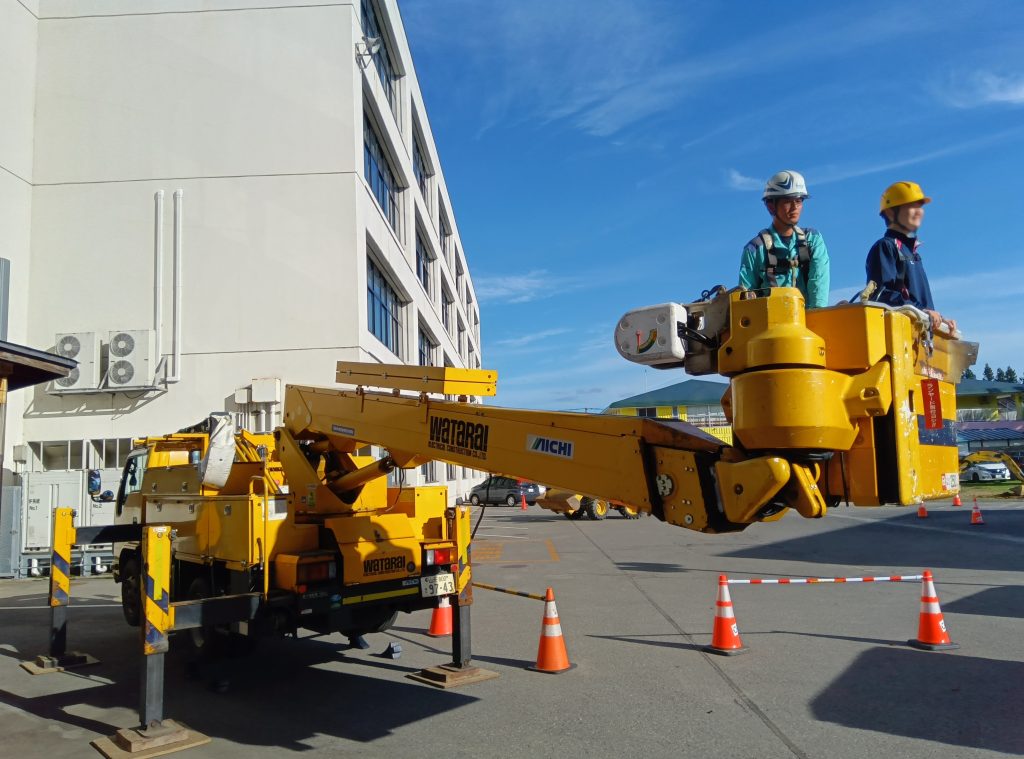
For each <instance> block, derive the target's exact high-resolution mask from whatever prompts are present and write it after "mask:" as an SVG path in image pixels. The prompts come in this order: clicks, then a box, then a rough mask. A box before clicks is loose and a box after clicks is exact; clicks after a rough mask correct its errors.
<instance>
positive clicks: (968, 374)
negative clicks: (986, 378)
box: [960, 367, 978, 379]
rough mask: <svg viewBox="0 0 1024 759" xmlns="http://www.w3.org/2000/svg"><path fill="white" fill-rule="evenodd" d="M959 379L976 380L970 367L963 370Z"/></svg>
mask: <svg viewBox="0 0 1024 759" xmlns="http://www.w3.org/2000/svg"><path fill="white" fill-rule="evenodd" d="M960 379H978V377H977V375H975V373H974V370H973V369H971V367H967V368H966V369H964V373H963V374H961V375H960Z"/></svg>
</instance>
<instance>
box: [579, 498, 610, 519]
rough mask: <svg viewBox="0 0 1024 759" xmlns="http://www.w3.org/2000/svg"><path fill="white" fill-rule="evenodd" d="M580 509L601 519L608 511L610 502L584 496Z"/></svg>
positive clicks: (591, 516)
mask: <svg viewBox="0 0 1024 759" xmlns="http://www.w3.org/2000/svg"><path fill="white" fill-rule="evenodd" d="M580 511H582V512H585V513H586V515H587V516H588V517H590V518H591V519H594V520H601V519H604V517H605V515H606V514H607V513H608V504H607V503H605V502H604V501H602V500H599V499H597V498H584V499H583V501H582V503H580Z"/></svg>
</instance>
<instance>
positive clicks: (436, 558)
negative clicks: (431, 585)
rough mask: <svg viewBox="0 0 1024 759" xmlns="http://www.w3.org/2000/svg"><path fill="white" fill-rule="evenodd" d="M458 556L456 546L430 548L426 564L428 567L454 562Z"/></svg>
mask: <svg viewBox="0 0 1024 759" xmlns="http://www.w3.org/2000/svg"><path fill="white" fill-rule="evenodd" d="M456 561H458V556H457V555H456V553H455V549H454V548H428V549H427V556H426V564H427V566H428V567H435V566H437V565H438V564H454V563H455V562H456Z"/></svg>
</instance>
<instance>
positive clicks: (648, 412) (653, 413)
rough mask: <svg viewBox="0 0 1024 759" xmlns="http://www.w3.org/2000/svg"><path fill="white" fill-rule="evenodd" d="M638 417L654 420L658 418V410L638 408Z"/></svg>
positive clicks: (654, 408)
mask: <svg viewBox="0 0 1024 759" xmlns="http://www.w3.org/2000/svg"><path fill="white" fill-rule="evenodd" d="M636 415H637V416H643V417H647V418H649V419H654V418H656V417H657V416H658V409H657V408H656V407H649V408H638V409H637V410H636Z"/></svg>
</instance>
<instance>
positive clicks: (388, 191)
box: [363, 116, 400, 232]
mask: <svg viewBox="0 0 1024 759" xmlns="http://www.w3.org/2000/svg"><path fill="white" fill-rule="evenodd" d="M363 176H364V177H365V178H366V182H367V184H369V185H370V190H372V191H373V196H374V197H375V198H376V199H377V203H378V205H380V209H381V210H382V211H383V212H384V216H385V217H386V218H387V220H388V224H390V225H391V228H392V229H393V230H395V231H396V232H397V231H398V193H399V190H400V188H399V187H398V185H397V183H396V182H395V175H394V172H392V171H391V166H390V163H389V162H388V159H387V155H386V154H385V153H384V149H383V148H382V147H381V144H380V139H379V138H378V137H377V131H376V130H375V129H374V128H373V124H371V123H370V119H369V118H368V117H366V116H364V117H363Z"/></svg>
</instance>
